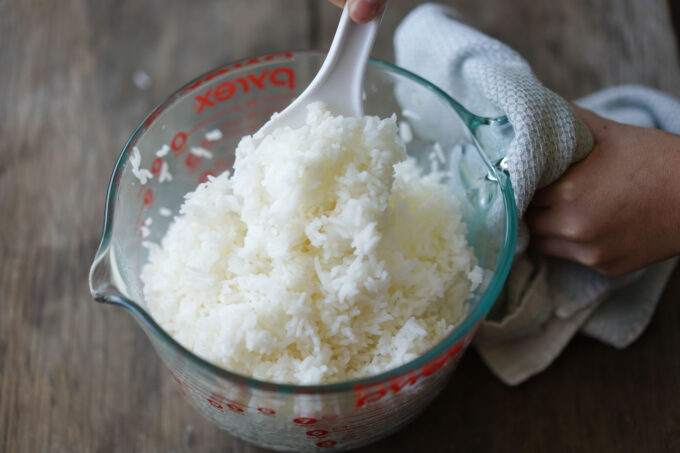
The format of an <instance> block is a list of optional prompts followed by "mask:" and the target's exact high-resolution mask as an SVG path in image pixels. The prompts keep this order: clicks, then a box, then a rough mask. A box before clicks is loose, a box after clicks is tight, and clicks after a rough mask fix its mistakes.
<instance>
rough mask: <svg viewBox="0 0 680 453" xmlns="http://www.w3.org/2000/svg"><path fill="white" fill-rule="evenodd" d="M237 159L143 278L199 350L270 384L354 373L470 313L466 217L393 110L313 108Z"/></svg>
mask: <svg viewBox="0 0 680 453" xmlns="http://www.w3.org/2000/svg"><path fill="white" fill-rule="evenodd" d="M234 167H235V171H234V174H233V176H230V174H229V172H225V173H223V174H221V175H219V176H217V177H215V178H213V177H210V178H209V180H208V181H207V182H205V183H203V184H201V185H200V186H199V187H198V188H197V189H196V191H194V192H192V193H189V194H187V196H186V200H185V202H184V204H183V206H182V208H181V209H180V214H179V215H178V216H177V217H175V219H174V221H173V223H172V225H171V226H170V228H169V230H168V232H167V234H166V236H165V237H164V238H163V240H162V244H161V247H149V249H150V251H149V262H148V263H147V264H146V265H145V266H144V268H143V271H142V280H143V282H144V284H145V286H144V294H145V299H146V303H147V305H148V308H149V310H150V311H151V313H152V314H153V316H154V317H155V319H156V320H157V321H158V322H159V323H160V325H161V326H163V328H164V329H166V330H167V331H168V333H170V334H171V335H172V336H173V337H174V338H176V339H177V340H178V341H179V342H180V343H181V344H183V345H184V346H186V347H187V348H188V349H190V350H191V351H193V352H195V353H196V354H198V355H200V356H202V357H204V358H205V359H207V360H209V361H211V362H213V363H215V364H217V365H219V366H222V367H224V368H226V369H229V370H232V371H235V372H238V373H240V374H244V375H248V376H253V377H255V378H258V379H262V380H266V381H273V382H282V383H283V382H286V383H302V384H312V383H321V382H329V381H339V380H347V379H352V378H357V377H364V376H369V375H374V374H377V373H380V372H382V371H385V370H387V369H390V368H394V367H396V366H398V365H401V364H403V363H405V362H407V361H409V360H411V359H414V358H416V357H417V356H419V355H421V354H422V353H423V352H425V351H426V350H428V349H429V348H431V347H432V346H433V345H435V344H436V343H437V342H438V341H439V340H441V339H442V337H443V336H444V335H445V334H446V333H447V332H449V331H450V330H451V329H452V328H453V327H454V326H455V325H456V323H457V322H459V321H460V320H461V318H462V317H463V316H464V314H465V312H466V300H467V298H468V295H469V291H470V289H471V280H470V276H472V277H473V278H474V279H475V280H478V278H477V277H478V275H477V274H478V273H479V269H478V268H476V266H475V262H474V258H473V255H472V253H471V249H470V248H469V247H468V246H467V244H466V241H465V233H466V230H465V226H464V224H463V223H462V221H461V217H460V214H459V212H458V210H457V205H456V202H455V200H454V197H453V196H452V194H451V189H450V188H448V187H447V186H445V185H444V184H443V183H441V181H440V179H441V175H428V176H422V175H421V174H420V173H419V171H418V169H417V167H416V165H415V162H414V161H413V160H411V159H407V158H406V153H405V148H404V144H403V143H402V142H401V140H400V139H399V136H398V127H397V124H396V119H395V118H394V117H392V118H388V119H383V120H381V119H379V118H377V117H364V118H346V117H342V116H334V115H332V114H331V112H329V111H328V110H327V109H326V108H325V107H324V106H323V104H313V105H311V106H310V107H309V110H308V117H307V124H306V125H305V126H303V127H302V128H300V129H296V130H291V129H288V128H285V129H277V130H275V131H274V132H273V133H272V134H271V135H269V136H266V137H258V136H257V135H256V136H255V138H253V137H245V138H243V139H242V141H241V143H240V144H239V146H238V148H237V150H236V162H235V165H234Z"/></svg>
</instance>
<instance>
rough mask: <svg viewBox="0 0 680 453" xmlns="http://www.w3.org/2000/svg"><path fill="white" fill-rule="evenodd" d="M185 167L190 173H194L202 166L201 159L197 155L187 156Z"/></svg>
mask: <svg viewBox="0 0 680 453" xmlns="http://www.w3.org/2000/svg"><path fill="white" fill-rule="evenodd" d="M184 165H185V166H186V167H187V168H188V169H189V172H191V173H193V172H194V171H196V169H197V168H198V167H199V165H201V158H200V157H199V156H197V155H195V154H191V153H189V154H187V158H186V159H185V160H184Z"/></svg>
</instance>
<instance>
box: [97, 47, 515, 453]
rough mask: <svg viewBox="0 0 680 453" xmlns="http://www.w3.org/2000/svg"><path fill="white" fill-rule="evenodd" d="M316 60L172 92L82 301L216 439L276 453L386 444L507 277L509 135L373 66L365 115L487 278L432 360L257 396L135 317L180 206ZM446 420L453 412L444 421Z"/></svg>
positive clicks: (297, 57) (418, 407)
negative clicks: (102, 306)
mask: <svg viewBox="0 0 680 453" xmlns="http://www.w3.org/2000/svg"><path fill="white" fill-rule="evenodd" d="M322 61H323V54H321V53H307V52H305V53H292V52H287V53H282V54H276V55H268V56H264V57H259V58H253V59H250V60H247V61H240V62H237V63H234V64H230V65H227V66H224V67H221V68H219V69H217V70H214V71H212V72H210V73H208V74H206V75H204V76H201V77H199V78H198V79H196V80H194V81H192V82H190V83H189V84H187V85H185V86H184V87H182V88H181V89H180V90H179V91H177V92H176V93H174V94H173V95H172V96H170V97H169V98H168V99H167V100H166V101H165V102H163V103H162V104H161V105H160V106H158V107H157V108H156V109H155V110H154V111H153V112H152V113H151V114H150V115H149V116H148V117H147V118H146V119H145V120H144V121H143V122H142V124H141V125H140V126H139V127H138V128H137V130H136V131H135V132H134V134H133V135H132V137H131V138H130V140H129V141H128V143H127V144H126V146H125V148H124V150H123V152H122V153H121V155H120V157H119V159H118V162H117V164H116V167H115V170H114V172H113V176H112V179H111V183H110V186H109V192H108V199H107V209H106V218H105V225H104V233H103V237H102V241H101V244H100V247H99V250H98V252H97V255H96V258H95V261H94V263H93V265H92V269H91V272H90V288H91V291H92V295H93V297H94V298H95V299H96V300H97V301H100V302H108V303H112V304H115V305H118V306H121V307H123V308H125V309H126V310H128V312H129V313H130V314H131V315H132V316H133V317H134V318H135V319H136V320H137V321H138V322H139V324H140V325H141V326H142V328H143V329H144V331H145V332H146V334H147V335H148V337H149V339H150V340H151V343H152V344H153V346H154V348H155V349H156V351H157V352H158V354H159V355H160V357H161V359H162V360H163V361H164V362H165V364H166V365H167V367H168V368H169V370H170V372H171V373H172V376H173V378H174V379H175V381H176V382H177V385H178V387H179V390H180V392H182V394H183V395H184V396H185V398H186V399H187V400H188V401H189V403H190V404H191V405H192V406H193V407H194V408H196V410H198V411H199V412H200V413H202V414H203V415H204V416H206V417H207V418H209V419H210V420H212V421H213V422H214V423H215V424H217V425H218V426H219V427H221V428H223V429H226V430H228V431H230V432H231V433H233V434H234V435H236V436H239V437H241V438H243V439H246V440H248V441H250V442H253V443H255V444H258V445H262V446H265V447H269V448H275V449H279V450H291V451H316V450H320V449H321V450H323V449H336V450H340V449H347V448H355V447H358V446H360V445H364V444H367V443H369V442H373V441H375V440H377V439H378V438H380V437H383V436H385V435H387V434H389V433H390V432H393V431H395V430H397V429H398V428H399V427H401V426H403V425H404V424H405V423H407V422H408V421H409V420H411V419H412V418H413V417H414V416H415V415H416V414H418V413H419V412H420V411H422V410H423V409H424V408H425V406H426V405H427V404H428V403H429V402H430V401H431V400H432V399H433V398H434V397H435V395H436V394H437V393H438V392H439V391H440V390H441V389H442V387H443V386H444V384H445V383H446V381H447V379H448V378H449V376H450V375H451V372H452V371H453V369H454V368H455V366H456V364H457V362H458V360H459V359H460V357H461V355H462V353H463V351H464V350H465V348H466V347H467V346H468V345H469V344H470V341H471V340H472V337H473V336H474V334H475V331H476V329H477V327H478V325H479V323H480V322H481V321H482V320H483V319H484V317H485V316H486V314H487V312H488V311H489V309H490V308H491V306H492V305H493V303H494V301H495V299H496V297H497V296H498V294H499V291H500V289H501V286H502V285H503V282H504V281H505V278H506V276H507V274H508V271H509V268H510V264H511V261H512V256H513V252H514V243H515V236H516V216H515V208H514V202H513V197H512V190H511V187H510V184H509V182H508V179H507V177H506V175H505V174H504V173H503V172H502V171H501V170H500V169H499V168H498V166H499V165H500V163H501V162H502V157H503V155H504V150H505V144H506V143H507V142H508V140H509V139H510V138H511V136H512V129H511V127H510V126H509V124H508V123H507V120H506V119H505V118H481V117H478V116H475V115H472V114H471V113H469V112H468V111H466V110H465V109H464V108H463V107H462V106H460V105H459V104H458V103H457V102H456V101H454V100H453V99H451V98H450V97H448V96H447V95H446V94H445V93H443V92H442V91H441V90H439V89H438V88H436V87H435V86H433V85H431V84H430V83H428V82H426V81H425V80H423V79H421V78H419V77H417V76H415V75H413V74H411V73H409V72H407V71H405V70H402V69H400V68H397V67H395V66H392V65H390V64H387V63H383V62H380V61H371V63H370V64H369V65H368V68H367V72H366V76H365V80H364V92H365V100H364V109H365V112H366V114H371V115H379V116H381V117H386V116H389V115H392V114H393V113H396V115H397V117H398V118H399V121H400V122H401V123H402V126H401V132H402V135H403V138H404V139H405V140H406V141H407V142H408V143H407V147H408V153H409V154H410V155H412V156H415V157H416V159H417V161H418V163H419V165H420V166H421V167H423V169H424V170H425V171H426V172H427V171H429V170H430V169H432V168H433V167H438V168H440V169H443V170H446V171H448V172H449V175H450V176H449V181H448V182H449V183H450V184H451V188H452V189H451V190H452V191H453V192H455V193H456V194H457V195H458V196H459V197H460V198H461V200H462V201H461V204H462V209H463V217H464V220H465V222H466V224H467V227H468V241H469V243H470V244H471V245H472V247H473V248H474V252H475V255H476V257H477V260H478V263H479V265H480V266H481V267H482V268H483V269H484V270H485V276H484V280H483V282H482V284H481V285H480V286H479V287H478V288H477V289H476V290H475V292H474V293H473V295H472V297H471V298H470V300H469V309H468V313H467V315H466V317H465V318H464V320H463V321H462V322H461V324H460V325H459V326H458V327H457V328H456V329H455V330H454V331H453V332H452V333H450V334H449V335H448V336H447V337H446V338H445V339H444V340H443V341H441V342H440V343H439V344H438V345H436V346H435V347H434V348H433V349H431V350H430V351H428V352H427V353H425V354H423V355H422V356H421V357H419V358H418V359H416V360H413V361H411V362H409V363H407V364H405V365H403V366H400V367H399V368H397V369H394V370H390V371H388V372H385V373H382V374H380V375H378V376H374V377H370V378H366V379H359V380H355V381H351V382H341V383H334V384H324V385H304V386H298V385H279V384H272V383H267V382H261V381H258V380H256V379H250V378H247V377H244V376H241V375H239V374H238V373H235V372H232V371H227V370H224V369H221V368H218V367H216V366H213V365H211V364H210V363H208V362H206V361H204V360H203V359H201V358H200V357H198V356H197V355H195V354H193V353H191V352H190V351H188V350H187V349H185V348H184V347H182V346H181V345H180V344H178V343H177V342H175V341H174V340H173V339H172V338H171V337H170V336H169V335H168V334H167V333H166V332H164V331H163V329H162V328H161V327H160V326H159V325H158V324H157V323H156V322H155V321H154V319H153V317H152V316H151V315H150V314H149V313H148V312H147V311H146V309H145V304H144V298H143V292H142V283H141V281H140V270H141V266H142V265H143V263H144V262H145V260H146V254H147V249H146V248H145V244H146V242H155V243H158V242H159V241H160V239H161V238H162V237H163V235H164V233H165V231H166V229H167V227H168V225H169V223H170V221H171V216H172V215H174V214H175V213H177V211H178V209H179V206H180V205H181V203H182V201H183V196H184V194H185V193H187V192H188V191H191V190H193V189H194V188H195V187H196V186H197V184H198V183H199V182H201V181H204V180H205V179H206V178H207V176H208V175H211V174H218V173H221V172H223V171H227V170H229V169H231V167H232V164H233V162H234V148H235V146H236V144H237V143H238V141H239V139H240V138H241V136H243V135H245V134H251V133H253V132H255V131H256V130H257V129H258V128H259V127H260V126H261V125H262V124H263V123H264V122H265V121H266V120H267V119H268V118H269V117H270V116H271V114H272V113H273V112H276V111H280V110H282V109H283V108H284V107H285V106H286V105H288V103H290V102H291V100H292V99H294V98H295V97H296V96H297V95H298V94H299V93H300V92H301V91H302V90H303V89H304V88H305V86H306V85H307V84H308V83H309V81H310V80H311V78H312V77H313V76H314V75H315V74H316V72H317V70H318V68H319V66H320V65H321V63H322ZM454 410H455V409H454Z"/></svg>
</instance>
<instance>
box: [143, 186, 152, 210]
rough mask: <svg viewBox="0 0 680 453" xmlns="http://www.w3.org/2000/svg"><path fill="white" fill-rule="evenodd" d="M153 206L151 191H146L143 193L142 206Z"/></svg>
mask: <svg viewBox="0 0 680 453" xmlns="http://www.w3.org/2000/svg"><path fill="white" fill-rule="evenodd" d="M152 204H153V190H151V189H146V192H144V205H145V206H149V205H152Z"/></svg>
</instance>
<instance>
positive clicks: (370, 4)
mask: <svg viewBox="0 0 680 453" xmlns="http://www.w3.org/2000/svg"><path fill="white" fill-rule="evenodd" d="M385 3H386V0H349V16H350V17H351V18H352V19H353V20H354V21H355V22H358V23H360V24H365V23H366V22H370V21H371V20H373V19H375V18H376V17H377V16H378V14H380V12H381V11H382V10H383V8H384V7H385Z"/></svg>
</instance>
